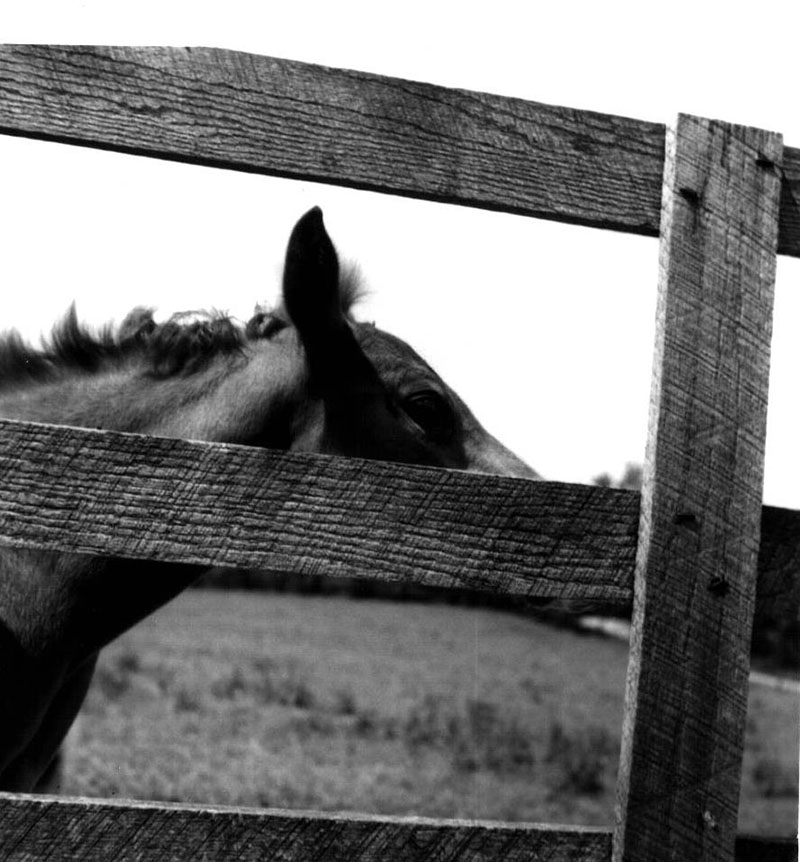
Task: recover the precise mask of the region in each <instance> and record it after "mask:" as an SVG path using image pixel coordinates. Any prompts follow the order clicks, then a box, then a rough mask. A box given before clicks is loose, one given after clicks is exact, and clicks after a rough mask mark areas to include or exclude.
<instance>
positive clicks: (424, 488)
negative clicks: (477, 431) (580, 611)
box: [0, 420, 800, 618]
mask: <svg viewBox="0 0 800 862" xmlns="http://www.w3.org/2000/svg"><path fill="white" fill-rule="evenodd" d="M0 475H2V476H3V482H2V483H0V543H2V544H6V545H13V546H17V547H39V548H45V549H50V550H58V551H69V552H78V553H90V554H104V555H106V556H118V557H131V558H136V559H143V560H165V561H168V562H183V563H200V564H201V565H209V566H210V565H221V566H242V567H248V568H265V569H273V570H284V571H295V572H302V573H307V574H317V573H322V574H329V575H346V576H356V577H365V578H381V579H388V580H394V579H407V580H412V581H417V582H421V583H425V584H429V585H433V586H443V587H467V588H474V589H490V590H494V591H497V592H502V593H512V594H517V595H528V596H550V597H561V598H564V599H570V598H572V599H585V600H590V601H597V602H601V603H604V604H605V603H612V604H614V603H619V604H622V605H625V604H630V602H631V597H632V583H633V566H634V558H635V553H636V536H637V531H638V518H639V495H638V494H636V493H634V492H631V491H619V490H614V489H609V488H598V487H590V486H584V485H570V484H563V483H558V482H528V481H525V480H522V479H504V478H500V477H495V476H478V475H470V474H466V473H459V472H455V471H444V470H434V469H432V468H425V467H409V466H406V465H398V464H385V463H380V462H376V461H361V460H357V459H348V460H343V459H336V458H330V457H324V456H314V455H298V454H287V453H281V452H273V451H269V450H263V449H253V448H248V447H244V446H227V445H220V444H212V443H202V442H189V441H185V440H174V439H167V438H156V437H153V438H151V437H143V436H139V435H136V434H119V433H116V432H111V431H88V430H83V429H78V428H65V427H59V426H51V425H40V424H36V423H22V422H13V421H9V420H0ZM763 522H764V526H765V541H764V543H763V549H762V551H763V553H762V562H763V566H764V567H763V569H762V571H761V573H760V580H759V590H760V592H761V593H762V594H763V596H764V612H765V613H767V614H770V615H772V616H773V617H774V616H781V615H784V616H785V615H789V616H791V617H792V618H794V617H796V616H797V613H798V606H799V605H800V577H798V573H800V513H798V512H792V511H790V510H783V509H770V508H765V509H764V515H763Z"/></svg>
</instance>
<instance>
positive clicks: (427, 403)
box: [403, 389, 455, 443]
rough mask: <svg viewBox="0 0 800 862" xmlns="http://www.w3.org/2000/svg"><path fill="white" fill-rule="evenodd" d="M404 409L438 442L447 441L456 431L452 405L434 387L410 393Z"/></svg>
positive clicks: (404, 401)
mask: <svg viewBox="0 0 800 862" xmlns="http://www.w3.org/2000/svg"><path fill="white" fill-rule="evenodd" d="M403 410H405V412H406V413H407V414H408V415H409V416H410V417H411V418H412V419H413V420H414V421H415V422H416V423H417V425H419V427H420V428H422V430H423V431H424V432H425V433H426V434H427V435H428V437H430V438H431V439H432V440H434V441H436V442H437V443H447V442H448V440H450V438H451V437H452V436H453V434H454V432H455V422H454V418H453V412H452V410H451V409H450V405H449V404H448V403H447V401H446V400H445V399H444V398H443V397H442V396H441V395H440V394H439V393H438V392H434V391H433V390H432V389H426V390H424V391H423V392H415V393H414V394H413V395H409V396H408V398H405V399H404V400H403Z"/></svg>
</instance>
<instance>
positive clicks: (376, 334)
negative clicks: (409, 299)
mask: <svg viewBox="0 0 800 862" xmlns="http://www.w3.org/2000/svg"><path fill="white" fill-rule="evenodd" d="M354 293H355V290H354V287H353V285H352V283H351V281H350V280H349V279H348V278H347V276H346V275H344V276H343V273H342V270H341V267H340V265H339V259H338V255H337V253H336V249H335V247H334V245H333V243H332V242H331V239H330V237H329V236H328V233H327V231H326V230H325V226H324V223H323V219H322V212H321V210H320V209H319V208H317V207H315V208H314V209H311V210H309V212H307V213H306V214H305V215H304V216H303V217H302V218H301V219H300V220H299V221H298V222H297V224H296V225H295V228H294V230H293V231H292V234H291V237H290V239H289V244H288V247H287V250H286V262H285V267H284V275H283V296H282V309H281V311H279V315H280V314H282V315H283V319H284V320H286V321H287V322H289V323H290V325H291V327H292V328H293V329H294V333H295V337H296V339H297V342H298V346H299V349H300V350H301V351H302V353H303V356H304V360H305V386H304V397H303V400H304V404H303V410H302V415H303V417H304V421H303V422H299V423H297V425H296V429H295V433H294V434H293V435H292V439H291V442H290V444H289V448H291V449H295V450H306V451H317V452H327V453H333V454H342V455H355V456H360V457H365V458H376V459H380V460H387V461H403V462H409V463H415V464H428V465H434V466H440V467H450V468H455V469H461V470H470V471H475V472H486V473H498V474H503V475H511V476H521V477H526V478H539V477H538V475H537V474H536V473H535V472H534V471H533V470H532V469H531V468H530V467H528V466H527V464H525V463H524V462H523V461H521V460H520V459H519V458H518V457H517V456H516V455H514V454H513V453H512V452H510V451H509V450H508V449H506V448H505V447H504V446H502V445H501V444H500V443H499V442H498V441H497V440H496V439H495V438H494V437H492V436H491V435H490V434H489V433H488V432H486V431H485V430H484V429H483V427H482V426H481V425H480V423H479V422H478V421H477V420H476V419H475V417H474V416H473V415H472V413H471V412H470V410H469V409H468V408H467V406H466V405H465V404H464V402H463V401H462V400H461V399H460V398H459V397H458V395H456V393H455V392H454V391H453V390H452V389H451V388H450V387H449V386H447V385H446V384H445V383H444V381H443V380H442V379H441V378H440V377H439V375H438V374H437V373H436V372H435V371H434V370H433V369H432V368H431V367H430V366H429V365H428V364H427V363H426V362H425V361H424V360H423V359H422V358H421V357H420V356H419V355H418V354H417V353H416V352H415V351H414V350H412V348H411V347H409V346H408V344H406V343H405V342H404V341H402V340H401V339H399V338H397V337H395V336H393V335H390V334H389V333H387V332H383V331H382V330H380V329H378V328H377V327H376V326H374V325H372V324H369V323H359V322H356V321H355V320H354V319H353V318H352V316H351V314H350V309H351V306H352V303H353V301H354V298H355V297H354ZM273 325H274V324H273ZM251 326H252V322H251Z"/></svg>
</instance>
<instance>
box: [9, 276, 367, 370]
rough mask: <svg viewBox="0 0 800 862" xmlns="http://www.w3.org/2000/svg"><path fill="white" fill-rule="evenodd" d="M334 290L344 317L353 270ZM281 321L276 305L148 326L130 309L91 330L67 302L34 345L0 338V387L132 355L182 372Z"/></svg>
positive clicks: (284, 320)
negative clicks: (246, 314) (247, 314)
mask: <svg viewBox="0 0 800 862" xmlns="http://www.w3.org/2000/svg"><path fill="white" fill-rule="evenodd" d="M340 295H341V297H342V311H343V313H344V314H345V316H346V317H347V318H348V319H349V320H352V315H351V312H352V308H353V306H354V305H355V304H356V303H357V302H358V301H359V299H361V297H362V296H363V290H362V288H361V281H360V277H359V274H358V272H357V270H356V269H355V268H354V267H349V268H347V269H343V270H342V273H341V276H340ZM288 326H291V321H290V319H289V316H288V315H287V313H286V310H285V309H284V308H283V306H282V305H280V306H278V307H277V308H274V309H268V308H267V307H266V306H260V305H257V306H256V310H255V313H254V315H253V317H251V318H250V320H249V321H247V323H246V324H244V325H243V324H241V323H239V322H238V321H236V320H235V319H234V318H233V317H230V316H228V315H226V314H222V313H220V312H217V311H211V312H207V311H196V312H179V313H177V314H173V315H172V317H170V318H169V319H168V320H166V321H164V322H163V323H156V322H155V320H154V319H153V309H152V308H145V307H142V306H137V307H136V308H134V309H133V310H132V311H130V312H129V313H128V314H127V315H126V316H125V318H124V320H123V321H122V323H121V324H120V325H119V326H118V327H116V328H114V327H112V326H110V325H106V326H103V327H101V328H100V329H99V330H97V331H92V330H90V329H89V328H88V327H86V326H84V325H83V324H81V323H80V322H79V321H78V316H77V313H76V311H75V305H74V303H73V304H72V305H71V306H70V307H69V309H68V310H67V312H66V314H65V315H64V316H63V317H62V319H61V320H60V321H59V322H58V323H56V324H55V326H54V327H53V329H52V332H51V334H50V337H49V338H48V339H42V345H41V347H40V348H35V347H32V346H31V345H29V344H27V343H26V342H25V341H23V339H22V338H21V337H20V335H19V333H18V332H15V331H13V330H12V331H10V332H6V333H3V334H1V335H0V385H2V384H4V383H14V382H20V381H25V380H47V379H51V378H53V377H55V376H57V375H58V373H59V372H60V371H64V370H78V371H84V372H87V373H92V372H96V371H98V370H99V369H100V368H101V367H102V366H103V365H104V364H106V363H108V362H114V361H121V360H124V359H128V358H132V357H135V356H139V357H141V358H142V359H143V360H144V363H145V369H146V373H148V374H150V375H151V376H153V377H157V378H166V377H175V376H186V375H190V374H193V373H195V372H197V371H199V370H201V369H202V368H204V367H205V366H206V365H208V363H209V362H210V361H211V360H212V359H214V358H215V357H217V356H220V355H224V354H230V355H233V354H236V353H240V352H241V351H242V349H243V348H244V346H245V345H246V344H247V342H248V341H256V340H258V339H269V338H272V337H273V336H274V335H275V334H276V333H277V332H280V331H281V330H282V329H285V328H286V327H288Z"/></svg>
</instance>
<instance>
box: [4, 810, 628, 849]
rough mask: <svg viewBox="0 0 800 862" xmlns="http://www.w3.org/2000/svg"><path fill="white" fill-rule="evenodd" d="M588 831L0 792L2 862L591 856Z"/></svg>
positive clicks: (593, 844)
mask: <svg viewBox="0 0 800 862" xmlns="http://www.w3.org/2000/svg"><path fill="white" fill-rule="evenodd" d="M610 846H611V837H610V835H609V834H608V833H607V832H603V831H601V830H598V829H577V828H571V829H570V828H557V827H548V826H530V825H511V824H502V823H488V822H480V821H477V822H476V821H470V822H464V821H453V820H450V821H447V820H441V821H439V820H429V819H426V818H399V817H372V816H368V815H358V814H346V815H345V814H316V813H314V812H291V811H258V810H255V809H233V808H197V807H190V806H184V805H161V804H155V803H142V802H131V803H114V802H94V801H89V800H59V799H55V798H52V797H51V798H42V797H38V798H37V797H27V798H26V797H23V796H13V795H5V794H0V855H2V858H3V859H4V860H8V862H11V860H23V859H25V860H29V859H58V860H59V862H60V860H64V862H67V860H74V862H78V860H80V862H88V860H98V862H107V860H114V862H126V860H131V862H132V860H136V862H144V860H151V859H152V860H154V862H169V860H183V862H188V860H191V862H199V860H208V862H212V860H217V862H223V860H224V862H227V860H231V859H235V860H237V862H247V860H253V862H256V860H258V862H262V860H276V859H280V860H287V862H288V860H298V862H300V860H319V862H323V860H324V862H334V860H341V862H350V860H353V862H357V860H362V862H378V860H381V862H382V860H392V862H395V860H396V862H404V860H407V862H412V860H419V862H431V860H435V862H448V860H452V862H480V860H490V859H491V860H504V862H522V860H525V862H530V860H536V859H547V860H548V862H600V860H603V859H608V857H609V852H610Z"/></svg>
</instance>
